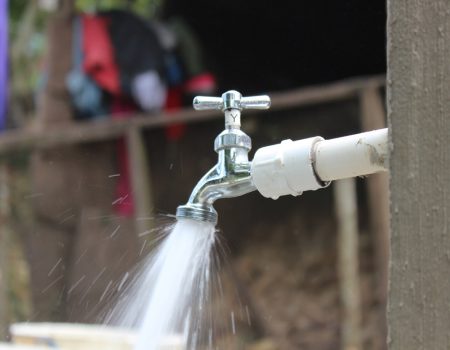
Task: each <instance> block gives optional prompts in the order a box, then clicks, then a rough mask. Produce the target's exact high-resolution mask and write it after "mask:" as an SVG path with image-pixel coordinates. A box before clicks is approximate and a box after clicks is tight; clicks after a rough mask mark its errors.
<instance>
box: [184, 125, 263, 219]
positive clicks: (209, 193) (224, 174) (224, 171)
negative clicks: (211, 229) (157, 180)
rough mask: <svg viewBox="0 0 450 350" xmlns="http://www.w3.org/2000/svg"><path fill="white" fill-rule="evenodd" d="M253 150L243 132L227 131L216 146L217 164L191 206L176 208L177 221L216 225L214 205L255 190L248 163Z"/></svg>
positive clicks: (203, 180)
mask: <svg viewBox="0 0 450 350" xmlns="http://www.w3.org/2000/svg"><path fill="white" fill-rule="evenodd" d="M227 142H228V144H226V143H227ZM250 147H251V145H250V138H249V137H248V136H247V135H246V134H245V133H243V132H242V131H241V130H238V129H227V130H224V131H223V132H222V133H221V134H220V135H219V136H218V137H217V139H216V142H215V148H216V151H217V153H218V155H219V157H218V162H217V164H216V165H215V166H214V167H213V168H212V169H210V170H209V171H208V172H207V173H206V174H205V175H204V176H203V177H202V178H201V179H200V181H199V182H198V183H197V185H196V186H195V187H194V189H193V191H192V193H191V196H190V197H189V200H188V202H187V203H186V204H185V205H182V206H179V207H178V208H177V217H178V218H180V217H187V218H192V219H195V220H201V221H209V222H212V223H214V224H215V223H216V222H217V212H216V211H215V209H214V207H213V204H214V202H215V201H216V200H218V199H221V198H232V197H238V196H242V195H244V194H246V193H249V192H252V191H254V190H256V187H255V185H254V184H253V181H252V178H251V163H250V162H249V160H248V151H249V150H250Z"/></svg>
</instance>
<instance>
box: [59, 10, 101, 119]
mask: <svg viewBox="0 0 450 350" xmlns="http://www.w3.org/2000/svg"><path fill="white" fill-rule="evenodd" d="M83 59H84V55H83V25H82V19H81V18H80V17H78V16H77V17H75V18H74V19H73V40H72V69H71V71H70V72H69V74H68V75H67V77H66V85H67V89H68V90H69V93H70V95H71V99H72V104H73V106H74V108H75V111H76V117H77V118H79V119H89V118H94V117H98V116H105V115H106V114H107V113H108V109H107V108H106V101H105V96H104V94H103V92H102V90H101V89H100V88H99V86H98V85H97V84H96V83H95V81H94V80H92V79H91V78H90V77H89V76H88V75H87V74H86V73H85V72H84V70H83Z"/></svg>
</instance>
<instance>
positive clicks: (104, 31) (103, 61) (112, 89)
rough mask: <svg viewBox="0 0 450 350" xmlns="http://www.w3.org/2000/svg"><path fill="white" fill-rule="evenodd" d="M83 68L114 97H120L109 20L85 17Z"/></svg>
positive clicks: (90, 16)
mask: <svg viewBox="0 0 450 350" xmlns="http://www.w3.org/2000/svg"><path fill="white" fill-rule="evenodd" d="M82 23H83V53H84V60H83V68H84V71H85V72H86V73H87V74H88V75H89V76H90V77H91V78H92V79H94V80H95V81H96V82H97V84H98V85H100V86H101V87H102V88H103V89H105V90H106V91H107V92H109V93H110V94H112V95H119V94H120V92H121V90H120V79H119V70H118V67H117V64H116V60H115V57H114V48H113V45H112V43H111V40H110V37H109V32H108V19H106V18H102V17H98V16H93V15H87V14H85V15H83V16H82Z"/></svg>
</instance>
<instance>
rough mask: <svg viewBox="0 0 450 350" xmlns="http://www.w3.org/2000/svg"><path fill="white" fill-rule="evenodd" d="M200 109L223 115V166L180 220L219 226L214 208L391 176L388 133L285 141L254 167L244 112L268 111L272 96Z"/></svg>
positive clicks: (219, 101) (218, 145)
mask: <svg viewBox="0 0 450 350" xmlns="http://www.w3.org/2000/svg"><path fill="white" fill-rule="evenodd" d="M193 106H194V109H196V110H206V109H219V110H222V111H223V112H224V115H225V130H223V131H222V132H221V133H220V134H219V135H218V136H217V137H216V139H215V141H214V149H215V151H216V152H217V153H218V161H217V164H216V165H215V166H214V167H213V168H212V169H211V170H209V171H208V172H207V173H206V174H205V175H204V176H203V177H202V178H201V179H200V181H199V182H198V183H197V185H196V186H195V187H194V190H193V191H192V193H191V196H190V197H189V200H188V202H187V203H186V204H185V205H181V206H179V207H178V208H177V212H176V216H177V218H189V219H193V220H197V221H205V222H211V223H213V224H216V223H217V212H216V210H215V209H214V207H213V204H214V202H215V201H216V200H217V199H221V198H232V197H238V196H242V195H244V194H246V193H249V192H252V191H254V190H257V191H258V192H259V193H261V194H262V195H263V196H264V197H268V198H273V199H277V198H278V197H280V196H284V195H293V196H298V195H301V194H302V193H303V192H304V191H311V190H317V189H320V188H324V187H326V186H328V185H329V184H330V182H331V181H333V180H338V179H343V178H348V177H355V176H364V175H369V174H372V173H376V172H379V171H386V170H387V160H388V142H387V140H388V133H387V129H380V130H374V131H370V132H365V133H361V134H355V135H350V136H346V137H340V138H336V139H331V140H325V139H323V138H322V137H320V136H316V137H311V138H307V139H303V140H298V141H292V140H284V141H282V142H281V143H279V144H276V145H271V146H267V147H262V148H260V149H258V150H257V151H256V153H255V156H254V158H253V161H249V159H248V152H249V151H250V149H251V138H250V137H249V136H248V135H247V134H245V133H244V132H243V131H242V130H241V111H242V110H244V109H268V108H269V107H270V98H269V96H253V97H242V95H241V94H240V93H239V92H237V91H233V90H232V91H228V92H225V93H224V94H223V95H222V97H204V96H198V97H196V98H194V102H193Z"/></svg>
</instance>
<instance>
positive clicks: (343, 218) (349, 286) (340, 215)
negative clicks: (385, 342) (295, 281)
mask: <svg viewBox="0 0 450 350" xmlns="http://www.w3.org/2000/svg"><path fill="white" fill-rule="evenodd" d="M333 186H334V202H335V207H336V219H337V224H338V239H337V250H338V270H339V289H340V295H341V305H342V313H341V314H342V319H341V349H343V350H358V349H362V344H361V294H360V287H359V261H358V248H359V244H358V209H357V198H356V181H355V179H353V178H350V179H344V180H339V181H336V182H335V183H334V185H333Z"/></svg>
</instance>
